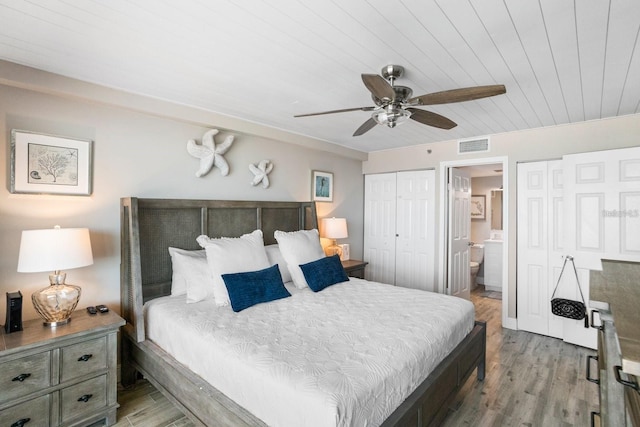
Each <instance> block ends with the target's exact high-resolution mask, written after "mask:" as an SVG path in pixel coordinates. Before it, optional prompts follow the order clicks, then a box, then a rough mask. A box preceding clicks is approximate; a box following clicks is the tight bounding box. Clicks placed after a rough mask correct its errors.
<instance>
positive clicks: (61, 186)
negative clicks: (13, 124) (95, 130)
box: [10, 129, 93, 196]
mask: <svg viewBox="0 0 640 427" xmlns="http://www.w3.org/2000/svg"><path fill="white" fill-rule="evenodd" d="M10 179H11V185H10V191H11V193H22V194H55V195H70V196H89V195H91V193H92V191H93V189H92V181H93V141H91V140H83V139H76V138H69V137H63V136H56V135H48V134H43V133H36V132H30V131H25V130H18V129H12V130H11V177H10Z"/></svg>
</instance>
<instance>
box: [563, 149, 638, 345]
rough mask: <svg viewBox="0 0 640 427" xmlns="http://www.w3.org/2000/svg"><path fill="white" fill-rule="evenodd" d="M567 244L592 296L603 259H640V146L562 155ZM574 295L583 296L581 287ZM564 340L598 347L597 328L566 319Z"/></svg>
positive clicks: (586, 297)
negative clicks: (591, 274) (593, 277)
mask: <svg viewBox="0 0 640 427" xmlns="http://www.w3.org/2000/svg"><path fill="white" fill-rule="evenodd" d="M563 165H564V172H563V174H564V177H565V178H564V183H565V195H569V196H566V197H565V211H566V217H565V218H566V222H565V230H566V235H565V238H566V250H567V252H569V253H571V254H572V255H573V256H574V257H575V262H576V267H577V268H578V274H579V277H580V284H581V285H582V291H583V293H584V296H585V299H586V301H587V303H588V302H589V270H593V269H600V268H601V266H600V259H602V258H605V259H617V260H625V261H636V262H637V261H640V240H639V239H638V236H640V148H638V147H636V148H627V149H621V150H608V151H599V152H593V153H582V154H574V155H569V156H564V157H563ZM574 298H580V294H579V292H578V290H577V288H576V289H575V291H574ZM564 339H565V341H568V342H571V343H575V344H578V345H582V346H585V347H591V348H595V347H596V332H595V330H594V329H591V328H589V329H586V328H584V327H583V325H582V324H581V322H579V321H574V320H569V319H565V320H564Z"/></svg>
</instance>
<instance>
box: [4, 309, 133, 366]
mask: <svg viewBox="0 0 640 427" xmlns="http://www.w3.org/2000/svg"><path fill="white" fill-rule="evenodd" d="M125 323H126V322H125V321H124V319H123V318H121V317H120V316H118V315H117V314H116V313H114V312H113V311H109V312H107V313H98V314H95V315H89V313H87V311H86V310H85V309H84V308H82V309H76V310H75V311H74V312H73V314H72V315H71V321H70V322H69V323H67V324H66V325H61V326H57V327H55V328H50V327H48V326H44V325H43V324H42V319H40V318H38V319H32V320H27V321H25V322H23V324H22V329H23V330H22V331H20V332H12V333H10V334H7V333H5V332H4V328H2V330H1V332H0V355H3V354H4V353H5V352H7V353H12V350H17V349H20V350H25V349H28V348H31V347H37V346H39V345H43V344H46V343H48V342H51V341H54V340H57V339H61V338H65V337H72V336H82V335H88V334H91V333H96V332H101V331H109V330H112V329H117V328H119V327H120V326H123V325H124V324H125Z"/></svg>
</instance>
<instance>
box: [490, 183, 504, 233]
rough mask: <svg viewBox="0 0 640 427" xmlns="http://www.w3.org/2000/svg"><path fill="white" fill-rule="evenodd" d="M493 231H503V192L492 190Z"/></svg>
mask: <svg viewBox="0 0 640 427" xmlns="http://www.w3.org/2000/svg"><path fill="white" fill-rule="evenodd" d="M491 229H492V230H502V190H491Z"/></svg>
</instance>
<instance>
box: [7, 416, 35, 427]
mask: <svg viewBox="0 0 640 427" xmlns="http://www.w3.org/2000/svg"><path fill="white" fill-rule="evenodd" d="M29 421H31V418H22V419H20V420H18V421H16V422H15V423H13V424H11V427H22V426H23V425H25V424H26V423H28V422H29Z"/></svg>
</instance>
